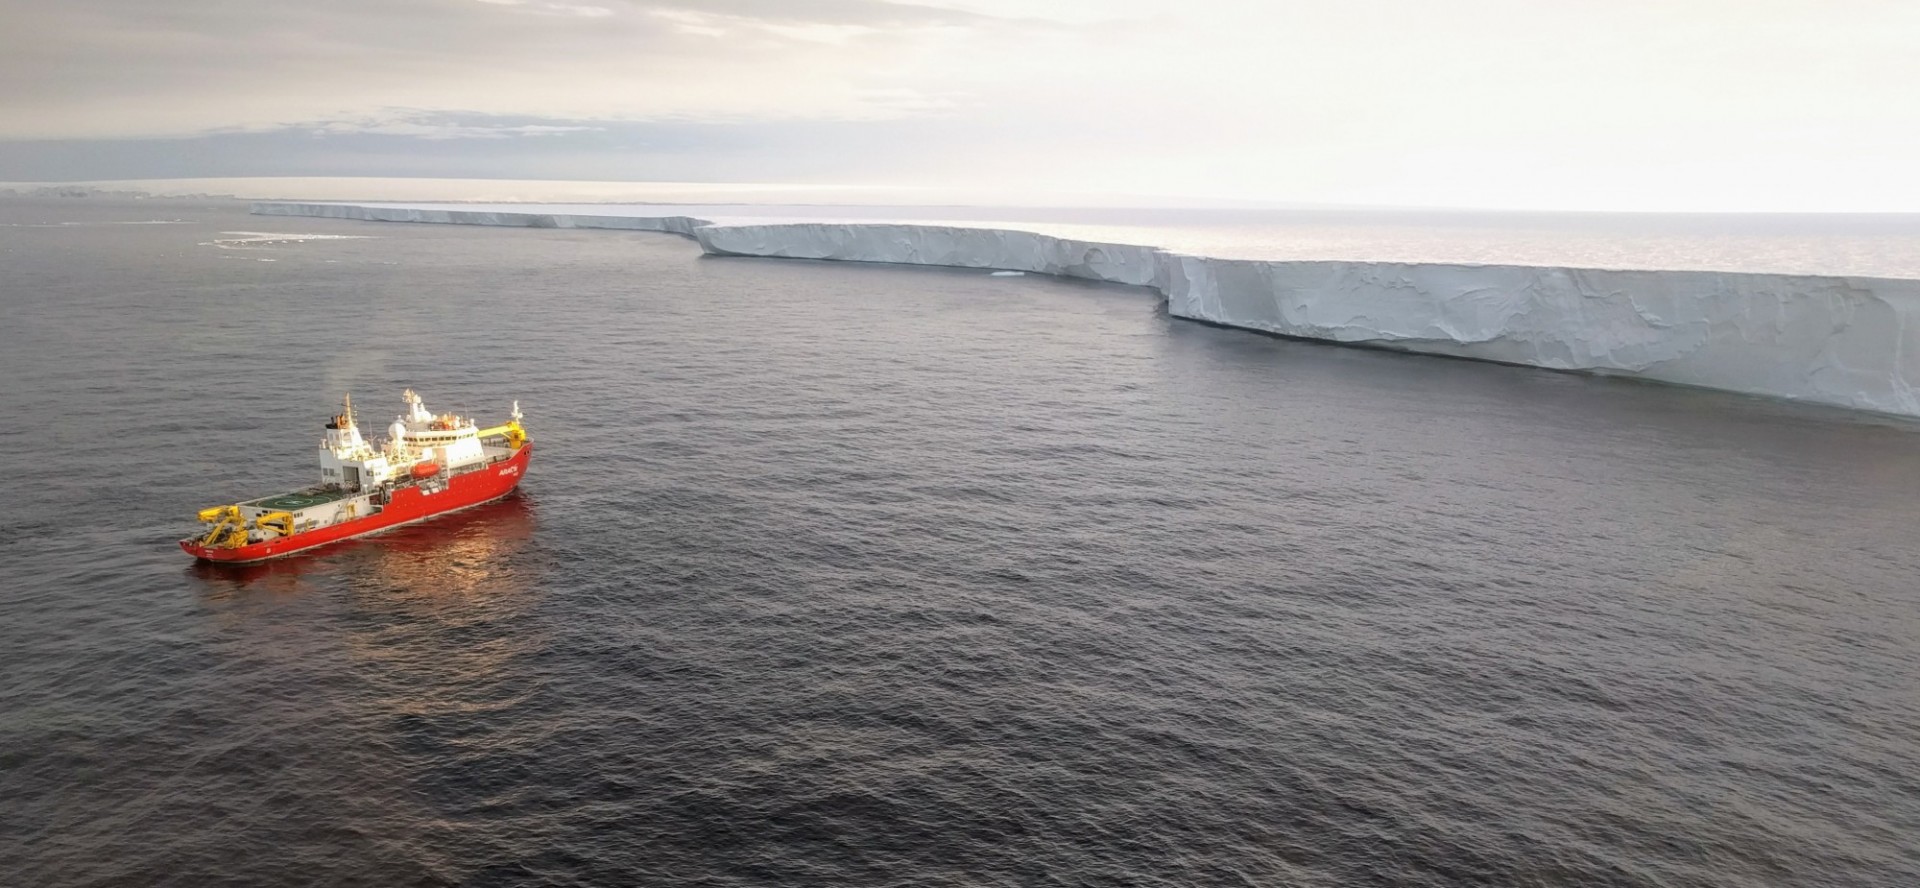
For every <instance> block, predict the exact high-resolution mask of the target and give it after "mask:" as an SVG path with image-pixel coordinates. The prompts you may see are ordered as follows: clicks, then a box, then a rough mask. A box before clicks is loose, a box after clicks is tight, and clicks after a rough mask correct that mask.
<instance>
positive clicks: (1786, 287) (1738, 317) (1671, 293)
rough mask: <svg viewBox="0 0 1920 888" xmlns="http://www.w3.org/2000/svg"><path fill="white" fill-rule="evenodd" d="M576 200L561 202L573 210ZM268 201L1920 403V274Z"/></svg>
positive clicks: (1500, 357)
mask: <svg viewBox="0 0 1920 888" xmlns="http://www.w3.org/2000/svg"><path fill="white" fill-rule="evenodd" d="M569 209H573V208H569ZM253 212H254V213H256V214H260V215H268V216H320V217H327V218H336V219H363V220H370V221H381V222H439V223H451V224H464V225H506V226H520V227H531V228H609V229H622V230H630V231H662V232H669V233H673V234H679V235H682V236H684V237H689V238H692V239H693V240H695V241H697V242H698V243H699V244H700V248H701V249H702V250H704V251H705V252H707V253H709V254H713V255H720V256H766V257H783V258H795V259H830V260H840V261H851V262H882V263H902V264H911V265H938V266H953V267H960V268H980V269H991V270H996V271H1019V272H1033V273H1039V274H1050V275H1058V276H1061V277H1071V278H1083V279H1087V280H1094V281H1104V282H1109V283H1117V284H1128V285H1133V286H1141V287H1151V288H1153V289H1154V290H1156V291H1158V292H1159V293H1160V294H1162V295H1163V296H1165V297H1166V300H1167V306H1168V310H1169V312H1170V313H1171V314H1172V315H1173V316H1175V317H1180V318H1187V319H1191V320H1196V321H1204V322H1207V323H1212V324H1219V325H1222V326H1228V327H1239V328H1244V329H1248V330H1257V331H1261V332H1265V333H1273V334H1277V335H1282V336H1290V337H1298V338H1303V339H1318V340H1326V341H1330V342H1340V343H1347V344H1353V345H1367V346H1375V347H1383V348H1392V349H1398V350H1402V351H1408V352H1418V353H1423V354H1436V355H1448V356H1452V357H1461V358H1475V359H1480V360H1488V361H1499V362H1502V363H1509V364H1523V365H1528V366H1533V367H1548V368H1553V369H1556V370H1573V371H1584V372H1591V373H1604V374H1617V375H1622V376H1633V377H1639V378H1643V379H1651V380H1658V381H1662V382H1671V383H1680V384H1684V385H1694V386H1703V387H1707V388H1716V389H1724V390H1727V391H1734V392H1743V393H1748V394H1756V395H1768V396H1773V397H1780V398H1790V399H1794V400H1801V401H1810V402H1815V403H1820V404H1831V405H1837V406H1841V407H1851V408H1855V409H1860V410H1870V411H1876V412H1881V413H1890V414H1899V415H1904V416H1920V391H1916V388H1917V387H1920V280H1901V279H1889V278H1860V277H1829V276H1817V275H1777V274H1744V273H1735V272H1711V271H1628V270H1607V269H1589V268H1555V267H1544V266H1522V265H1446V264H1431V263H1393V262H1361V261H1353V262H1330V261H1270V260H1269V261H1256V260H1242V259H1215V258H1209V257H1205V256H1191V255H1182V254H1179V253H1174V252H1170V251H1167V250H1162V249H1158V248H1155V247H1150V246H1140V245H1131V244H1116V243H1099V242H1093V241H1080V240H1070V239H1066V238H1059V237H1054V236H1051V235H1045V234H1037V233H1033V232H1027V231H1015V230H1007V229H999V228H984V227H967V226H958V225H953V226H950V225H936V224H917V223H887V222H844V223H843V222H822V221H791V222H788V221H780V222H758V221H742V222H734V221H725V220H720V221H716V220H709V219H704V218H698V217H695V216H676V215H657V216H649V215H625V214H622V215H612V214H609V215H596V214H584V213H571V212H570V213H542V212H538V211H537V209H535V208H529V210H528V211H526V212H518V211H512V212H509V211H501V210H498V209H493V208H489V209H485V210H479V209H461V208H460V207H459V206H458V205H452V206H444V207H421V206H403V205H382V204H349V203H300V202H286V201H263V202H257V203H255V204H253Z"/></svg>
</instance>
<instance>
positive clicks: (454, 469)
mask: <svg viewBox="0 0 1920 888" xmlns="http://www.w3.org/2000/svg"><path fill="white" fill-rule="evenodd" d="M405 397H406V402H407V413H406V414H405V415H403V416H399V417H396V418H395V419H394V421H393V425H392V426H389V427H388V428H387V439H386V441H385V442H384V443H383V444H382V445H381V446H380V447H377V448H376V447H374V446H373V445H372V444H370V443H368V442H367V440H366V439H365V438H362V437H361V436H360V427H359V425H358V424H356V423H355V422H354V418H353V399H352V398H351V397H349V398H348V399H347V401H346V407H345V409H344V410H342V411H341V413H340V415H338V416H335V417H333V418H332V419H331V420H330V421H328V423H327V436H326V439H325V440H323V441H321V442H320V483H319V484H317V485H315V486H313V487H308V488H304V489H301V490H296V491H293V492H292V493H283V494H279V495H277V496H269V497H262V498H260V499H256V500H249V501H247V502H244V503H236V504H234V505H230V506H214V507H213V508H211V509H202V510H201V511H200V520H201V521H202V522H203V523H205V524H206V528H205V529H204V530H203V531H202V532H201V533H200V534H198V535H196V536H192V537H188V538H187V539H184V540H181V541H180V548H182V549H184V550H186V552H187V554H189V555H192V556H193V557H195V558H199V559H203V560H206V561H212V562H219V563H224V564H245V563H248V562H253V561H265V560H267V559H269V558H283V557H285V556H288V555H292V554H295V553H297V552H304V551H307V550H309V549H312V548H314V547H316V546H324V545H327V544H328V543H337V542H340V541H341V540H349V539H353V538H355V537H363V536H366V535H368V534H374V533H379V532H381V531H383V530H391V529H393V528H395V527H399V526H401V525H403V524H413V523H415V522H418V521H425V520H427V519H429V518H433V517H435V516H438V515H444V514H446V513H448V512H454V511H458V510H460V509H465V508H470V507H472V506H477V505H480V504H481V503H487V502H492V501H494V500H497V499H499V498H501V497H503V496H506V495H507V494H509V493H512V492H513V490H514V488H515V487H517V486H518V485H519V484H520V479H521V478H524V477H526V474H527V462H528V460H529V459H531V458H532V457H533V443H532V442H531V441H529V440H527V433H526V431H525V430H524V429H522V428H521V427H520V420H521V419H522V418H523V417H522V416H521V415H520V404H519V402H515V403H514V405H513V415H512V418H511V419H509V420H507V422H506V424H505V425H498V426H493V427H491V428H484V429H483V428H480V427H479V426H478V425H476V424H475V423H474V421H473V420H471V419H467V418H465V417H460V416H454V415H452V414H438V415H436V414H433V413H431V412H429V411H428V410H427V408H426V405H425V404H423V403H421V400H420V396H419V395H416V394H414V393H413V390H412V389H408V390H407V393H406V396H405Z"/></svg>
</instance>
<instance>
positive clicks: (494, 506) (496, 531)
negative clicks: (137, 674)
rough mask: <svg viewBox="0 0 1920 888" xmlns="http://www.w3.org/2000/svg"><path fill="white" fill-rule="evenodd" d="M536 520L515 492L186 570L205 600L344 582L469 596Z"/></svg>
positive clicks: (528, 535)
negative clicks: (297, 549)
mask: <svg viewBox="0 0 1920 888" xmlns="http://www.w3.org/2000/svg"><path fill="white" fill-rule="evenodd" d="M535 521H536V516H535V511H534V506H533V503H532V500H531V498H530V497H528V496H527V495H526V494H524V493H515V494H513V495H510V496H508V497H506V498H505V499H502V500H500V501H498V502H492V503H487V504H484V505H480V506H475V507H473V508H471V509H467V510H464V511H461V512H456V513H453V514H450V515H443V516H441V517H439V518H435V519H433V520H432V521H424V522H421V523H419V524H415V525H411V526H408V527H402V528H399V529H397V530H394V531H391V532H389V533H384V534H380V535H378V536H371V537H365V538H362V539H358V540H350V541H347V542H344V543H339V544H337V545H333V546H329V547H327V548H324V549H319V550H316V551H313V552H310V553H306V554H302V555H295V556H293V557H290V558H281V559H278V560H275V561H264V562H261V563H258V564H214V563H211V562H206V561H195V562H194V563H193V565H192V566H191V567H190V568H189V569H188V570H189V572H190V574H191V575H192V576H193V577H194V578H195V579H197V580H199V582H200V583H201V584H202V590H201V591H202V594H203V595H205V596H206V597H208V598H211V599H220V598H226V597H230V596H234V595H238V594H243V593H244V594H259V593H267V594H288V593H295V592H299V591H301V590H302V589H303V588H306V587H308V586H310V585H313V584H317V583H321V582H329V581H339V580H342V579H346V580H354V581H363V580H370V581H373V582H374V583H376V584H377V585H378V586H379V587H381V588H387V589H400V590H413V591H418V592H422V593H433V594H440V595H445V594H460V593H469V592H474V591H478V590H480V589H482V588H483V587H484V586H485V584H486V582H487V580H488V579H489V578H490V577H493V576H495V575H496V574H499V573H501V572H502V571H504V570H507V569H508V562H509V561H510V560H511V559H512V557H513V556H514V555H515V554H516V553H518V552H520V551H521V550H522V549H524V548H525V547H526V544H527V542H528V540H530V539H532V537H533V532H534V526H535ZM355 585H356V586H357V585H359V582H355Z"/></svg>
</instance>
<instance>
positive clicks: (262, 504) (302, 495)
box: [247, 490, 347, 512]
mask: <svg viewBox="0 0 1920 888" xmlns="http://www.w3.org/2000/svg"><path fill="white" fill-rule="evenodd" d="M346 498H347V492H346V491H344V490H302V491H299V492H296V493H283V494H280V495H279V496H270V497H267V498H265V499H257V500H254V501H253V502H250V503H247V505H249V506H253V507H255V508H260V509H272V510H274V511H276V512H298V511H300V510H301V509H311V508H313V507H314V506H319V505H325V504H327V503H330V502H333V501H334V500H341V499H346Z"/></svg>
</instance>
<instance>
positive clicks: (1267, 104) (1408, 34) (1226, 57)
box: [0, 0, 1920, 212]
mask: <svg viewBox="0 0 1920 888" xmlns="http://www.w3.org/2000/svg"><path fill="white" fill-rule="evenodd" d="M1915 47H1920V2H1914V0H1725V2H1722V0H1338V2H1336V0H1314V2H1305V0H1269V2H1259V0H926V2H906V0H900V2H894V0H324V2H316V0H165V2H161V0H0V181H84V180H106V179H154V178H167V177H235V176H435V177H472V178H505V179H579V180H633V181H656V182H664V181H673V182H719V183H745V182H782V183H786V182H792V183H808V184H816V185H861V186H896V185H897V186H914V187H922V188H938V189H945V190H947V191H950V192H953V193H960V194H965V193H968V192H969V190H974V189H978V190H980V192H981V193H985V192H986V191H987V190H988V189H991V190H992V191H994V192H996V193H1005V192H1007V191H1009V190H1018V189H1034V190H1036V191H1047V192H1064V193H1085V194H1138V195H1157V196H1180V197H1191V198H1195V199H1204V200H1208V201H1247V202H1255V203H1281V204H1287V203H1307V204H1362V205H1389V206H1440V207H1489V208H1518V209H1597V210H1706V211H1711V210H1732V211H1764V210H1775V211H1865V212H1920V89H1916V88H1915V85H1916V84H1920V50H1916V49H1915Z"/></svg>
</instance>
